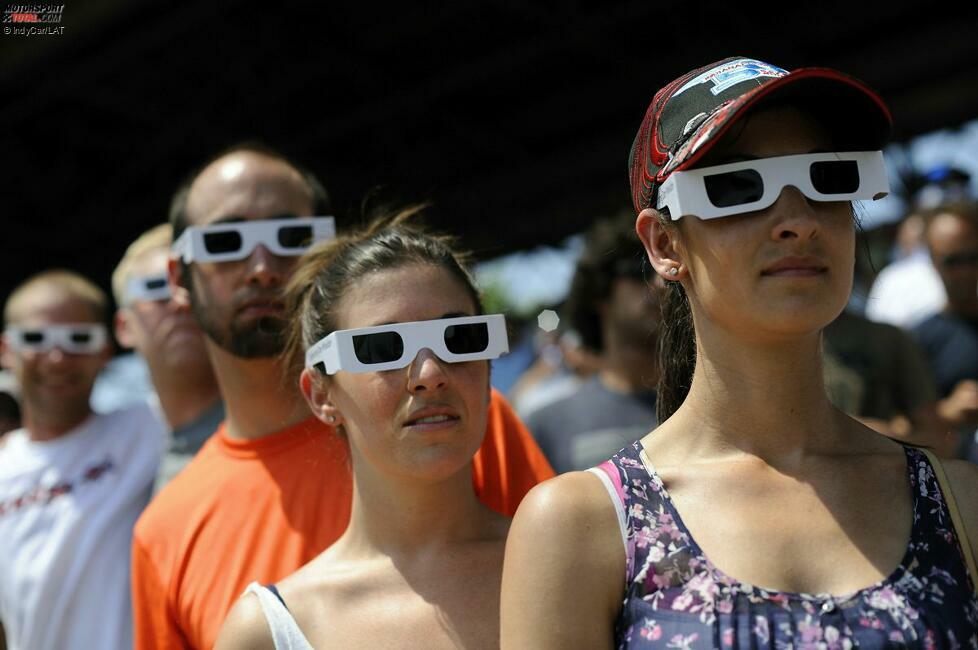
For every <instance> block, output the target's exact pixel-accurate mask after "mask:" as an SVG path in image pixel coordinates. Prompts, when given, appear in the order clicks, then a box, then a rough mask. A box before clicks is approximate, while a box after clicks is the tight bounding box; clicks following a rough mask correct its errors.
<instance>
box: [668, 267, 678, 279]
mask: <svg viewBox="0 0 978 650" xmlns="http://www.w3.org/2000/svg"><path fill="white" fill-rule="evenodd" d="M669 275H671V276H672V277H676V276H677V275H679V269H678V268H676V267H675V266H674V267H672V268H671V269H669Z"/></svg>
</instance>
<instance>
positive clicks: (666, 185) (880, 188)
mask: <svg viewBox="0 0 978 650" xmlns="http://www.w3.org/2000/svg"><path fill="white" fill-rule="evenodd" d="M787 185H792V186H794V187H797V188H798V189H799V190H800V191H801V193H802V194H804V195H805V196H807V197H808V198H809V199H812V200H813V201H857V200H865V199H879V198H882V197H884V196H886V194H887V193H889V191H890V186H889V183H888V182H887V179H886V169H885V167H884V165H883V153H882V152H881V151H850V152H835V153H811V154H797V155H792V156H778V157H775V158H761V159H758V160H745V161H742V162H735V163H729V164H726V165H715V166H713V167H703V168H701V169H688V170H684V171H678V172H673V173H672V174H671V175H669V177H668V178H666V180H665V181H664V182H663V183H662V186H661V187H659V191H658V199H657V201H656V207H658V209H660V210H661V209H662V208H668V209H669V215H670V218H671V219H672V220H673V221H675V220H678V219H680V218H681V217H683V216H686V215H693V216H696V217H698V218H700V219H716V218H718V217H727V216H730V215H735V214H743V213H745V212H753V211H755V210H763V209H764V208H767V207H769V206H770V205H772V204H773V203H774V202H775V201H777V199H778V196H780V194H781V190H783V189H784V188H785V186H787Z"/></svg>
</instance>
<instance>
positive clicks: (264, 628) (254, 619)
mask: <svg viewBox="0 0 978 650" xmlns="http://www.w3.org/2000/svg"><path fill="white" fill-rule="evenodd" d="M273 644H274V641H273V640H272V631H271V629H270V628H269V627H268V621H267V620H266V619H265V613H264V612H263V611H262V608H261V603H259V602H258V597H257V596H256V595H254V594H245V595H244V596H242V597H241V598H239V599H238V602H237V603H235V604H234V607H232V608H231V612H230V613H229V614H228V616H227V618H226V619H224V624H223V625H222V626H221V632H220V634H218V637H217V644H216V645H215V646H214V648H215V650H267V649H268V648H270V647H272V646H273Z"/></svg>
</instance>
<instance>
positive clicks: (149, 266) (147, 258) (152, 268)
mask: <svg viewBox="0 0 978 650" xmlns="http://www.w3.org/2000/svg"><path fill="white" fill-rule="evenodd" d="M169 256H170V249H169V247H165V246H161V247H159V248H153V249H150V250H148V251H146V252H144V253H143V254H142V255H140V256H138V257H136V258H135V259H134V260H133V261H132V266H131V267H130V268H129V277H128V278H126V279H129V278H140V277H144V276H147V275H159V274H160V273H166V265H167V260H168V258H169Z"/></svg>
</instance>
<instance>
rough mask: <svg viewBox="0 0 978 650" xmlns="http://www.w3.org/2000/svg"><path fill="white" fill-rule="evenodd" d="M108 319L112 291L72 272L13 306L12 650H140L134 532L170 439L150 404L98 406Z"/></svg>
mask: <svg viewBox="0 0 978 650" xmlns="http://www.w3.org/2000/svg"><path fill="white" fill-rule="evenodd" d="M107 309H108V307H107V298H106V296H105V294H104V293H103V292H102V290H101V289H99V288H98V287H96V286H95V285H94V284H92V283H91V282H89V281H88V280H87V279H85V278H83V277H82V276H80V275H78V274H76V273H73V272H71V271H61V270H55V271H47V272H44V273H41V274H39V275H36V276H34V277H32V278H30V279H28V280H27V281H26V282H24V283H23V284H21V285H20V286H19V287H17V288H16V289H14V291H13V292H12V293H11V294H10V296H9V298H8V299H7V301H6V304H5V306H4V311H3V318H4V324H5V328H4V331H3V337H2V339H0V362H2V363H3V365H4V367H6V368H9V369H10V370H12V371H13V374H14V376H15V377H16V379H17V382H18V385H19V387H20V400H21V408H22V411H23V413H22V415H23V428H21V429H18V430H16V431H13V432H11V433H10V434H8V435H7V436H6V438H7V440H6V442H5V444H4V445H3V446H2V447H0V624H2V628H3V629H2V630H0V638H2V636H3V634H4V632H5V633H6V644H7V648H10V649H11V650H14V649H18V650H21V649H23V650H26V649H30V650H34V649H37V650H56V649H59V648H104V649H106V650H112V649H115V648H128V647H131V646H132V606H131V602H130V598H129V549H130V545H131V543H132V528H133V525H134V524H135V522H136V518H137V517H138V516H139V513H140V512H141V511H142V510H143V508H144V507H145V506H146V503H147V502H148V501H149V496H150V492H151V489H152V485H153V479H154V478H155V476H156V470H157V467H158V466H159V463H160V458H161V455H162V450H163V431H162V428H161V426H160V424H159V422H158V421H157V419H156V417H155V416H154V415H153V413H152V412H151V411H150V409H149V408H148V407H147V406H146V405H145V404H143V405H139V406H135V407H131V408H128V409H124V410H120V411H115V412H112V413H108V414H94V413H93V412H92V409H91V407H90V406H89V397H90V395H91V392H92V385H93V384H94V382H95V377H96V375H97V374H98V372H99V370H101V369H102V367H103V366H104V365H105V363H106V361H107V360H108V358H109V355H110V351H109V350H110V348H109V345H110V341H109V337H108V331H107V328H106V326H105V322H106V319H107V316H108V314H107ZM2 645H3V643H2V642H0V647H2Z"/></svg>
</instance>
